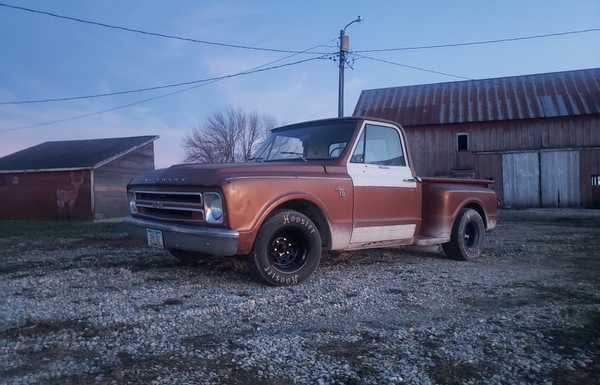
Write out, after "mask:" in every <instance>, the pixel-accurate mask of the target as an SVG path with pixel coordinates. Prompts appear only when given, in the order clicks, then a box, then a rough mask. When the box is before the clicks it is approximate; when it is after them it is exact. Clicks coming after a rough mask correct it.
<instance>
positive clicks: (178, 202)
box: [134, 191, 204, 222]
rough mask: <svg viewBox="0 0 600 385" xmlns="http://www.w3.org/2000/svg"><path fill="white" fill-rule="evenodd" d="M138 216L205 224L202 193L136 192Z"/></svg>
mask: <svg viewBox="0 0 600 385" xmlns="http://www.w3.org/2000/svg"><path fill="white" fill-rule="evenodd" d="M134 194H135V206H136V208H137V215H139V216H143V217H148V218H156V219H160V220H172V221H183V222H204V203H203V199H202V193H195V192H179V191H135V192H134Z"/></svg>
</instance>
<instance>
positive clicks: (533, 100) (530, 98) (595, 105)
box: [354, 68, 600, 126]
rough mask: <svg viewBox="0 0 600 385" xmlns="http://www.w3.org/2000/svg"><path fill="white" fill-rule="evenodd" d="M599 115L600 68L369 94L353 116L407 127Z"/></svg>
mask: <svg viewBox="0 0 600 385" xmlns="http://www.w3.org/2000/svg"><path fill="white" fill-rule="evenodd" d="M598 113H600V68H592V69H584V70H576V71H565V72H552V73H544V74H535V75H523V76H509V77H502V78H493V79H482V80H467V81H458V82H448V83H435V84H422V85H414V86H404V87H391V88H380V89H373V90H365V91H362V93H361V94H360V98H359V99H358V103H357V105H356V108H355V110H354V115H355V116H372V117H379V118H385V119H389V120H393V121H396V122H398V123H400V124H403V125H406V126H416V125H434V124H449V123H466V122H484V121H493V120H514V119H531V118H546V117H557V116H575V115H586V114H598Z"/></svg>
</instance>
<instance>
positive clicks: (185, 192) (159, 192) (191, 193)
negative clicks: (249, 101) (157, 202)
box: [131, 189, 202, 196]
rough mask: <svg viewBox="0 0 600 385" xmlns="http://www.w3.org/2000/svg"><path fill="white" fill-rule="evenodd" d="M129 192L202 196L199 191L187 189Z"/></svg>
mask: <svg viewBox="0 0 600 385" xmlns="http://www.w3.org/2000/svg"><path fill="white" fill-rule="evenodd" d="M131 192H133V193H134V194H137V193H140V194H173V195H200V196H202V193H199V192H187V191H166V190H163V191H159V190H157V191H147V190H135V189H133V190H132V191H131Z"/></svg>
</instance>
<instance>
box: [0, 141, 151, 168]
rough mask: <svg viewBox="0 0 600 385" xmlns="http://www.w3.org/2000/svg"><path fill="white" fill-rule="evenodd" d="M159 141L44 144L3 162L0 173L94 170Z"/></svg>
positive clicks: (18, 153)
mask: <svg viewBox="0 0 600 385" xmlns="http://www.w3.org/2000/svg"><path fill="white" fill-rule="evenodd" d="M156 139H158V136H133V137H126V138H104V139H87V140H63V141H55V142H44V143H41V144H38V145H37V146H33V147H29V148H26V149H25V150H22V151H18V152H15V153H13V154H10V155H7V156H5V157H3V158H0V173H6V172H14V171H17V172H18V171H20V172H23V171H30V172H31V171H52V170H73V169H92V168H95V167H99V166H101V165H102V164H105V163H108V162H109V161H111V160H114V159H117V158H119V157H121V156H123V155H125V154H127V153H129V152H131V151H133V150H135V149H137V148H139V147H142V146H144V145H146V144H148V143H151V142H153V141H155V140H156Z"/></svg>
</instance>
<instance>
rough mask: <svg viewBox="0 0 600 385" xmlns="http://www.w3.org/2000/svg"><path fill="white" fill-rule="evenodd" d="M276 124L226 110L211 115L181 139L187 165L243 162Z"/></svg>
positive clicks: (264, 117) (268, 118)
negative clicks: (188, 163) (190, 163)
mask: <svg viewBox="0 0 600 385" xmlns="http://www.w3.org/2000/svg"><path fill="white" fill-rule="evenodd" d="M275 125H276V121H275V119H274V118H273V117H271V116H269V115H264V114H259V113H257V112H245V111H243V110H241V109H239V108H232V107H229V108H227V109H226V110H224V111H218V112H214V113H212V114H211V115H210V116H209V117H208V118H206V120H205V121H204V122H203V123H202V124H201V125H199V126H197V127H195V128H194V129H192V132H191V133H189V134H188V135H186V136H185V138H184V139H183V148H184V150H185V155H186V158H185V160H186V161H187V162H200V163H228V162H245V161H248V160H249V159H251V158H252V156H253V155H254V151H255V150H256V146H257V145H258V143H260V142H261V141H262V140H263V138H264V137H265V134H266V133H267V132H268V131H269V130H270V129H271V128H273V127H275Z"/></svg>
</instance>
